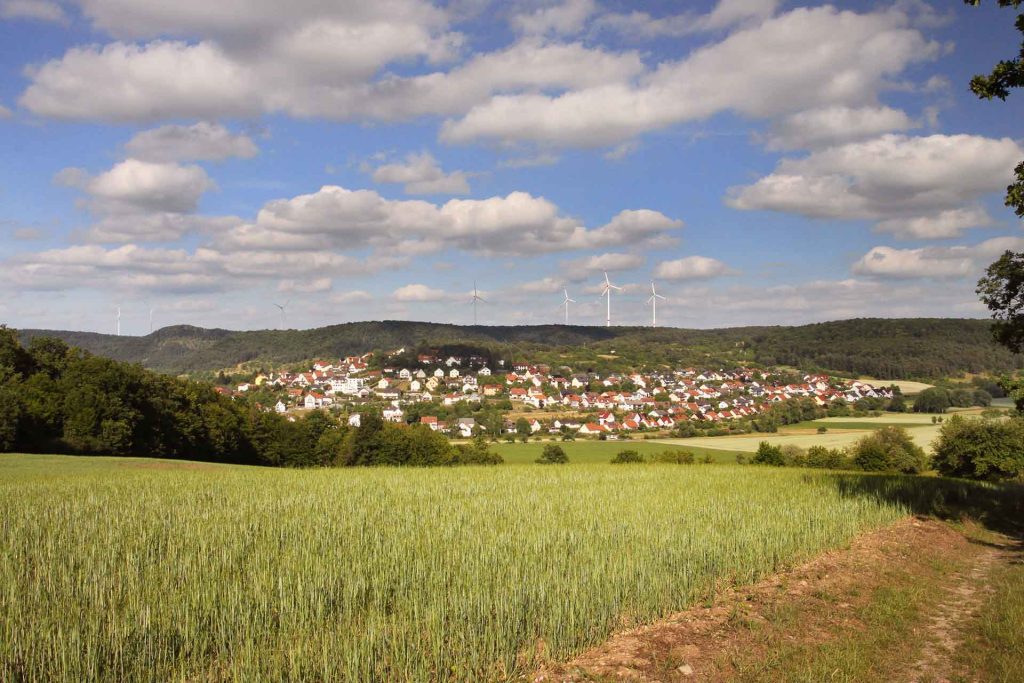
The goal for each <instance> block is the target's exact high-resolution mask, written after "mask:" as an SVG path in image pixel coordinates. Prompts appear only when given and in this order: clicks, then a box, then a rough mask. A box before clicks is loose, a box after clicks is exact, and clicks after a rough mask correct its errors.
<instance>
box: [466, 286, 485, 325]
mask: <svg viewBox="0 0 1024 683" xmlns="http://www.w3.org/2000/svg"><path fill="white" fill-rule="evenodd" d="M478 301H482V302H484V303H487V299H485V298H483V297H482V296H480V294H479V293H478V292H477V289H476V280H473V298H472V299H470V300H469V303H471V304H473V325H474V326H475V325H476V302H478Z"/></svg>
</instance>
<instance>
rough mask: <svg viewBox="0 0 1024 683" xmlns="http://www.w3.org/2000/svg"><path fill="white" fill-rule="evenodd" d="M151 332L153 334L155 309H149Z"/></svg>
mask: <svg viewBox="0 0 1024 683" xmlns="http://www.w3.org/2000/svg"><path fill="white" fill-rule="evenodd" d="M149 333H150V334H153V309H152V308H150V309H149Z"/></svg>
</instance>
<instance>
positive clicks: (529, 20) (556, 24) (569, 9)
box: [512, 0, 597, 35]
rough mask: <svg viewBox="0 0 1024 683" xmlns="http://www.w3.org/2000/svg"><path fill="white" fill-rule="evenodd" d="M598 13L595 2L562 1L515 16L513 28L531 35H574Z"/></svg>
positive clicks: (589, 0)
mask: <svg viewBox="0 0 1024 683" xmlns="http://www.w3.org/2000/svg"><path fill="white" fill-rule="evenodd" d="M596 11H597V3H596V2H595V1H594V0H561V1H560V2H558V3H556V4H554V5H551V6H547V7H540V8H537V9H535V10H533V11H532V12H527V13H523V14H517V15H515V16H514V17H512V26H513V28H515V29H516V30H517V31H519V32H521V33H528V34H531V35H545V34H556V35H573V34H576V33H579V32H580V31H582V30H583V27H584V26H585V25H586V22H587V20H588V19H589V18H590V17H591V16H592V15H593V14H594V13H595V12H596Z"/></svg>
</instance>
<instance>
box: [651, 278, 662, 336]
mask: <svg viewBox="0 0 1024 683" xmlns="http://www.w3.org/2000/svg"><path fill="white" fill-rule="evenodd" d="M658 299H661V300H662V301H664V300H665V297H663V296H662V295H661V294H658V292H656V291H655V289H654V283H653V282H651V298H649V299H648V300H647V303H649V304H650V305H651V327H657V326H658Z"/></svg>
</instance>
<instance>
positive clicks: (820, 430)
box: [818, 425, 828, 434]
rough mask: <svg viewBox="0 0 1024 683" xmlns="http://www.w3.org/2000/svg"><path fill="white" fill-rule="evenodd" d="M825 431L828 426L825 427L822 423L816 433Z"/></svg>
mask: <svg viewBox="0 0 1024 683" xmlns="http://www.w3.org/2000/svg"><path fill="white" fill-rule="evenodd" d="M827 431H828V427H826V426H825V425H822V426H820V427H818V433H819V434H824V433H825V432H827Z"/></svg>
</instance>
